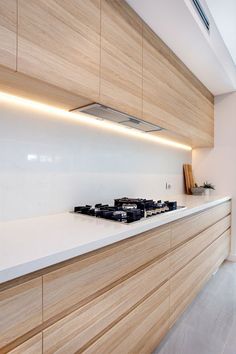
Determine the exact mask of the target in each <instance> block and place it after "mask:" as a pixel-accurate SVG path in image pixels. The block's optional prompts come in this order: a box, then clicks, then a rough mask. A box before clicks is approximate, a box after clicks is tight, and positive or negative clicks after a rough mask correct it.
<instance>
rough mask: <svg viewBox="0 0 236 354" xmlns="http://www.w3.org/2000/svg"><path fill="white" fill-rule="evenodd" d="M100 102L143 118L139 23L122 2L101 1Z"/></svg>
mask: <svg viewBox="0 0 236 354" xmlns="http://www.w3.org/2000/svg"><path fill="white" fill-rule="evenodd" d="M100 102H101V103H103V104H106V105H108V106H111V107H113V108H116V109H118V110H120V111H123V112H126V113H129V114H131V115H134V116H137V117H141V116H142V21H141V20H140V18H139V17H138V16H137V14H136V13H135V12H134V11H133V10H132V9H131V8H130V7H129V5H128V4H127V3H126V2H125V1H120V0H112V1H110V0H101V91H100Z"/></svg>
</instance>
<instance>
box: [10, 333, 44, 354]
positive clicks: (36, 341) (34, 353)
mask: <svg viewBox="0 0 236 354" xmlns="http://www.w3.org/2000/svg"><path fill="white" fill-rule="evenodd" d="M42 353H43V340H42V334H41V333H40V334H37V335H36V336H34V337H33V338H31V339H29V340H27V341H26V342H25V343H23V344H21V345H19V346H18V347H16V348H15V349H13V350H11V351H10V352H9V354H42Z"/></svg>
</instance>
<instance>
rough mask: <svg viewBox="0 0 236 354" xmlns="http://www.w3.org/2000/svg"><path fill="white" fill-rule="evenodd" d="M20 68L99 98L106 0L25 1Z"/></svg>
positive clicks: (22, 1) (21, 1) (20, 7)
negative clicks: (102, 7)
mask: <svg viewBox="0 0 236 354" xmlns="http://www.w3.org/2000/svg"><path fill="white" fill-rule="evenodd" d="M18 12H19V16H18V18H19V25H18V64H17V67H18V71H19V72H21V73H24V74H27V75H29V76H32V77H34V78H37V79H39V80H42V81H46V82H47V83H50V84H52V85H55V86H58V87H60V88H63V89H64V90H67V91H69V92H72V93H74V94H78V95H80V96H82V97H86V98H88V99H92V100H98V95H99V72H100V68H99V67H100V0H86V1H84V0H70V1H64V0H40V1H37V0H30V1H28V0H19V4H18Z"/></svg>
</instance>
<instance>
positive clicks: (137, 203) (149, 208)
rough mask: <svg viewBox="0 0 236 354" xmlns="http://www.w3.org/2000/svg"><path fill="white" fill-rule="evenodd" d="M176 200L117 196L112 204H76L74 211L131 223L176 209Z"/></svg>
mask: <svg viewBox="0 0 236 354" xmlns="http://www.w3.org/2000/svg"><path fill="white" fill-rule="evenodd" d="M176 209H177V202H176V201H174V202H170V201H165V202H162V201H161V200H158V201H154V200H152V199H142V198H126V197H125V198H119V199H115V201H114V205H112V206H110V205H108V204H95V206H92V205H82V206H76V207H75V208H74V212H75V213H79V214H86V215H91V216H96V217H98V218H104V219H110V220H114V221H119V222H124V223H131V222H134V221H137V220H140V219H141V218H147V217H151V216H153V215H158V214H162V213H166V212H168V211H172V210H176Z"/></svg>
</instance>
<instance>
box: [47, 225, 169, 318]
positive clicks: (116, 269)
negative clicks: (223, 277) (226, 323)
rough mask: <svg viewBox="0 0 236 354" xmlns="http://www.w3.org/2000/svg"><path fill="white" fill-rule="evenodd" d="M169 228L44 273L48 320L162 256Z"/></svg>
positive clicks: (166, 244)
mask: <svg viewBox="0 0 236 354" xmlns="http://www.w3.org/2000/svg"><path fill="white" fill-rule="evenodd" d="M170 236H171V231H170V228H169V227H163V228H162V227H161V228H156V229H154V230H151V231H148V232H145V233H143V234H141V235H140V236H136V237H133V238H130V239H127V240H124V241H122V242H119V243H117V244H114V245H112V246H108V247H105V248H104V249H102V250H100V251H97V252H95V253H93V254H91V255H89V256H88V255H85V257H81V258H80V260H79V261H78V262H74V263H73V264H70V265H68V266H66V267H62V268H59V269H57V270H55V271H53V272H51V273H49V274H46V275H45V276H43V298H44V300H43V312H44V320H47V319H50V318H51V317H53V316H55V315H57V314H60V313H62V312H63V311H65V310H66V309H68V308H70V307H71V306H73V305H75V304H78V303H79V302H82V301H85V302H88V299H90V300H91V299H92V298H91V297H97V296H98V295H99V294H100V293H101V292H104V291H106V289H107V287H108V289H109V287H111V285H112V284H113V283H115V282H116V281H120V279H121V278H122V277H125V276H127V275H128V274H130V273H132V272H133V271H136V270H137V269H138V268H139V267H142V266H143V265H145V264H147V263H148V262H150V261H152V260H153V259H155V258H157V257H160V256H161V255H163V254H164V253H166V252H167V251H168V250H169V248H170Z"/></svg>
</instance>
